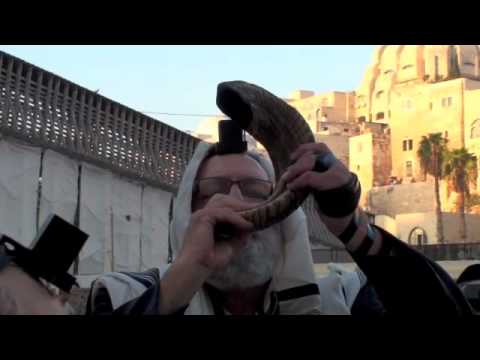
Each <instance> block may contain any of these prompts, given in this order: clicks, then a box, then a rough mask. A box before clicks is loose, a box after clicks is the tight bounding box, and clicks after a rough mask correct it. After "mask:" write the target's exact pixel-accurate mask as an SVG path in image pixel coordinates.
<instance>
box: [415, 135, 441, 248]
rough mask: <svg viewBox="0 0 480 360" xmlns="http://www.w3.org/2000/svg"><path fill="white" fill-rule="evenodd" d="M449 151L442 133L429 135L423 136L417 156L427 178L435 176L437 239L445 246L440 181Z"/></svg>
mask: <svg viewBox="0 0 480 360" xmlns="http://www.w3.org/2000/svg"><path fill="white" fill-rule="evenodd" d="M446 149H447V139H445V138H443V137H442V133H434V134H428V136H422V140H421V141H420V144H419V146H418V150H417V156H418V158H419V159H420V166H421V168H422V170H423V173H424V176H425V178H426V177H427V174H430V175H432V176H433V178H434V180H435V212H436V214H437V239H438V242H439V243H441V244H443V243H444V242H445V239H444V235H443V217H442V206H441V202H440V179H441V178H442V161H443V155H444V153H445V151H446Z"/></svg>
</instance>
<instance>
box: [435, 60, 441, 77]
mask: <svg viewBox="0 0 480 360" xmlns="http://www.w3.org/2000/svg"><path fill="white" fill-rule="evenodd" d="M439 61H440V60H439V58H438V56H435V80H438V77H439V75H440V74H439V70H440V64H439Z"/></svg>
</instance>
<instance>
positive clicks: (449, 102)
mask: <svg viewBox="0 0 480 360" xmlns="http://www.w3.org/2000/svg"><path fill="white" fill-rule="evenodd" d="M452 103H453V99H452V97H451V96H449V97H446V98H443V99H442V107H450V106H452Z"/></svg>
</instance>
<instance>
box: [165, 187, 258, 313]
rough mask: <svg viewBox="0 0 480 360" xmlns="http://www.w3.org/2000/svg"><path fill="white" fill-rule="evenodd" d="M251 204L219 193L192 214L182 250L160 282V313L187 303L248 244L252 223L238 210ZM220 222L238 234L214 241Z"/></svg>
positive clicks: (169, 311)
mask: <svg viewBox="0 0 480 360" xmlns="http://www.w3.org/2000/svg"><path fill="white" fill-rule="evenodd" d="M251 207H252V204H251V203H246V202H244V201H241V200H238V199H235V198H233V197H231V196H227V195H221V194H217V195H215V196H213V197H212V198H211V199H210V201H209V202H208V203H207V205H206V206H205V207H204V208H203V209H201V210H198V211H196V212H194V213H193V214H192V217H191V220H190V224H189V226H188V229H187V231H186V234H185V238H184V243H183V248H182V251H181V252H180V254H179V256H178V258H177V259H176V260H175V261H174V262H173V264H172V266H171V267H170V269H169V270H168V271H167V273H166V274H165V277H164V278H163V279H162V281H161V282H160V286H161V291H160V301H159V304H160V309H159V311H160V314H171V313H173V312H175V311H176V310H178V309H180V308H181V307H182V306H185V305H187V304H188V303H189V302H190V301H191V299H192V297H193V296H194V295H195V293H196V292H197V291H198V290H199V289H200V288H201V287H202V286H203V284H204V282H205V281H206V280H207V279H208V277H209V276H210V275H211V273H212V272H213V271H215V270H217V269H221V268H223V267H225V266H226V265H227V264H228V263H229V262H230V261H231V260H232V258H233V257H234V256H235V255H236V254H238V252H239V251H240V250H241V249H242V248H243V247H244V246H245V245H246V243H247V241H248V239H249V233H250V232H251V231H252V230H253V225H252V224H251V223H249V222H248V221H246V220H245V219H243V218H242V217H241V216H240V215H239V214H238V213H237V212H236V211H238V210H244V209H248V208H251ZM220 222H221V223H228V224H231V225H233V226H234V228H235V229H236V230H237V234H236V235H235V236H234V237H233V238H232V239H230V240H228V241H222V242H217V241H215V238H214V229H215V225H216V224H218V223H220Z"/></svg>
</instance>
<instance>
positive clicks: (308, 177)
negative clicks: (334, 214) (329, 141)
mask: <svg viewBox="0 0 480 360" xmlns="http://www.w3.org/2000/svg"><path fill="white" fill-rule="evenodd" d="M325 153H330V154H332V155H333V153H332V152H331V150H330V149H329V148H328V146H327V145H325V144H323V143H310V144H303V145H300V146H299V147H298V148H297V150H295V152H294V153H293V154H292V155H291V157H290V158H291V160H292V162H293V164H292V165H291V166H289V167H288V168H287V170H286V171H285V173H284V175H283V177H284V179H285V180H286V182H287V187H288V188H289V189H291V190H301V189H314V190H318V191H323V190H330V189H336V188H339V187H341V186H342V185H344V184H346V183H348V182H349V180H350V178H351V173H350V171H349V170H348V169H347V167H346V166H345V165H343V163H342V162H341V161H339V160H338V159H336V158H335V159H334V162H333V164H332V166H331V167H330V168H329V169H328V170H327V171H325V172H317V171H314V170H313V168H314V166H315V160H316V157H317V156H318V155H322V154H325Z"/></svg>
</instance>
